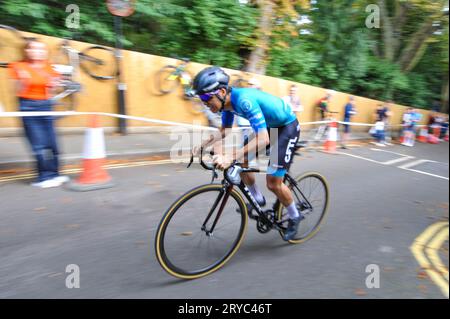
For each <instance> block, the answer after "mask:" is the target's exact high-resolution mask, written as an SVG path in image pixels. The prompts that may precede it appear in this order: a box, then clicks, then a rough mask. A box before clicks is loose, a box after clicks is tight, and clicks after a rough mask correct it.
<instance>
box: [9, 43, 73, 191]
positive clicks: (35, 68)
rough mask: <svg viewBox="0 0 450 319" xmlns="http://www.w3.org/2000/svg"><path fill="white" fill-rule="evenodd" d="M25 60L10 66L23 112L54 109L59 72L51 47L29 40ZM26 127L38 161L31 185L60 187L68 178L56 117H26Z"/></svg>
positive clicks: (25, 49)
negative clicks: (52, 61) (53, 63)
mask: <svg viewBox="0 0 450 319" xmlns="http://www.w3.org/2000/svg"><path fill="white" fill-rule="evenodd" d="M23 56H24V57H25V58H24V60H23V61H20V62H16V63H12V64H10V65H9V70H10V75H11V78H12V79H13V81H14V82H15V83H14V84H15V89H16V95H17V97H18V98H19V108H20V111H21V112H38V111H51V110H52V102H51V100H50V97H51V96H50V95H51V92H50V90H51V88H52V87H53V86H55V85H56V84H57V81H58V78H59V74H58V73H56V72H55V71H54V70H53V69H52V67H51V65H50V63H49V62H48V60H47V57H48V50H47V47H46V46H45V44H44V43H42V42H40V41H38V40H36V39H30V40H28V41H27V43H26V45H25V48H24V55H23ZM22 121H23V127H24V130H25V135H26V138H27V140H28V142H29V143H30V145H31V149H32V151H33V155H34V156H35V158H36V162H37V165H36V166H37V171H38V177H37V180H36V182H34V183H32V184H31V185H32V186H36V187H40V188H49V187H57V186H60V185H61V184H63V183H64V182H67V181H68V179H69V178H68V177H67V176H60V175H59V159H58V155H59V152H58V146H57V141H56V133H55V128H54V117H52V116H38V117H23V118H22Z"/></svg>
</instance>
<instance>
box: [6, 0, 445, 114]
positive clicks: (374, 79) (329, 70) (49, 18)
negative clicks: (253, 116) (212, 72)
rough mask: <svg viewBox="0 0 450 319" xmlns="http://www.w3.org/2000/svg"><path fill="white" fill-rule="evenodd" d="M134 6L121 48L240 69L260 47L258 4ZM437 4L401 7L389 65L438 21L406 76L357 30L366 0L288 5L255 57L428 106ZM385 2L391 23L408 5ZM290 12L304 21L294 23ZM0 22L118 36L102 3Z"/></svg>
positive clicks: (174, 0)
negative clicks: (76, 17)
mask: <svg viewBox="0 0 450 319" xmlns="http://www.w3.org/2000/svg"><path fill="white" fill-rule="evenodd" d="M136 2H137V5H136V11H135V13H134V14H133V15H132V16H131V17H128V18H125V19H123V31H124V41H123V44H124V46H125V48H127V49H130V50H136V51H141V52H147V53H151V54H157V55H162V56H176V57H189V58H191V60H193V61H195V62H200V63H205V64H214V65H219V66H223V67H227V68H233V69H242V68H243V67H244V66H245V65H246V63H247V62H248V58H249V55H250V53H251V51H252V50H254V49H255V46H256V43H258V42H257V40H258V37H259V36H260V33H259V32H260V29H259V21H260V14H261V8H259V7H258V6H257V2H256V1H248V2H247V3H246V4H245V3H243V2H242V3H241V2H240V1H238V0H221V1H217V0H137V1H136ZM442 2H443V1H442V0H439V1H425V0H410V1H408V11H407V18H406V19H405V20H404V23H403V25H402V28H401V32H400V33H398V34H396V36H398V40H399V42H398V44H399V47H398V50H397V51H398V52H396V53H395V59H397V58H398V57H399V56H400V55H401V53H402V48H404V47H405V46H406V45H407V44H408V41H409V40H410V39H411V38H412V37H413V35H414V34H415V32H416V31H417V30H418V29H419V28H420V26H421V25H422V23H423V22H425V21H427V19H430V18H432V19H437V20H436V21H439V23H440V26H439V28H438V29H439V30H438V31H439V32H435V33H434V34H433V35H432V36H431V37H430V38H429V39H428V40H427V42H426V46H424V47H423V48H424V54H423V56H419V58H418V63H417V65H415V67H414V68H413V69H412V71H411V72H409V73H404V72H402V68H401V66H400V65H399V64H398V63H397V62H396V60H395V61H391V62H389V61H387V60H385V59H384V58H383V54H382V50H383V49H384V46H385V43H384V42H383V30H384V29H383V28H381V29H367V28H366V27H365V19H366V17H367V15H368V13H366V12H365V7H366V6H367V5H368V4H370V3H373V1H369V0H336V1H325V0H317V1H316V2H315V3H314V4H313V5H312V6H311V7H304V6H303V7H302V6H297V5H295V6H292V9H289V14H288V15H284V17H285V18H282V19H279V16H278V15H279V14H280V12H282V11H280V10H278V11H277V10H276V11H275V13H274V14H275V16H274V17H273V19H272V21H273V29H272V30H271V33H270V34H268V35H269V36H270V43H269V48H267V49H268V59H267V61H263V62H266V63H267V67H266V74H267V75H270V76H275V77H280V78H284V79H289V80H292V81H298V82H302V83H305V84H310V85H317V86H323V87H326V88H331V89H335V90H339V91H344V92H348V93H352V94H355V95H361V96H366V97H369V98H374V99H381V100H386V99H393V100H394V101H395V102H397V103H401V104H405V105H413V106H416V107H424V108H427V107H429V105H431V104H432V103H431V102H432V101H433V100H439V99H440V95H441V89H442V84H443V81H445V79H446V78H448V60H449V59H448V47H449V41H448V17H445V16H444V17H442V16H441V17H438V16H439V14H441V9H440V7H441V6H442ZM72 3H76V4H77V5H78V7H79V9H80V28H79V29H75V30H71V29H68V28H67V27H66V18H67V17H68V15H69V13H67V12H66V6H67V5H69V4H72ZM277 3H281V2H277ZM285 3H287V2H285ZM385 3H386V7H387V10H388V11H389V15H390V17H391V18H392V19H393V18H394V16H395V14H396V12H398V11H396V10H398V8H400V4H401V3H406V2H404V1H403V2H402V1H400V0H385ZM295 11H297V13H298V14H299V15H300V14H301V15H306V16H307V17H308V18H309V19H310V20H311V22H312V23H310V24H304V25H296V21H295ZM441 15H442V14H441ZM282 16H283V15H282ZM277 18H278V19H277ZM433 21H434V20H433ZM393 22H394V25H395V23H396V22H398V21H395V20H393ZM0 24H7V25H11V26H14V27H16V28H18V29H19V30H24V31H31V32H36V33H42V34H47V35H52V36H57V37H72V38H75V39H77V40H81V41H86V42H92V43H99V44H104V45H109V46H113V45H114V44H115V39H116V38H115V32H114V18H113V17H112V16H111V15H110V14H109V12H108V11H107V9H106V5H105V4H104V1H92V0H89V1H88V0H77V1H76V2H74V1H72V0H61V1H58V0H41V1H31V0H1V1H0ZM382 24H383V22H382ZM300 30H302V31H303V32H300ZM305 30H306V32H305ZM377 51H378V52H377Z"/></svg>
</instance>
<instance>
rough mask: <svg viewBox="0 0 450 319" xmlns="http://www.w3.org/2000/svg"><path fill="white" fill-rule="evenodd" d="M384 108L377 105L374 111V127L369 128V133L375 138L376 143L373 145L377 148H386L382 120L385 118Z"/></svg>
mask: <svg viewBox="0 0 450 319" xmlns="http://www.w3.org/2000/svg"><path fill="white" fill-rule="evenodd" d="M385 112H386V108H385V107H384V106H383V105H381V104H379V105H378V107H377V109H376V110H375V114H374V115H375V125H374V126H373V127H372V128H371V130H370V132H371V134H372V135H373V136H374V137H375V139H376V142H373V144H375V145H377V146H386V144H385V143H386V140H385V135H384V125H385V124H384V118H385V116H386V115H385Z"/></svg>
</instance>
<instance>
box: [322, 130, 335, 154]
mask: <svg viewBox="0 0 450 319" xmlns="http://www.w3.org/2000/svg"><path fill="white" fill-rule="evenodd" d="M336 142H337V122H331V123H330V124H329V125H328V137H327V140H326V141H325V143H324V145H323V147H324V151H325V152H326V153H336V144H337V143H336Z"/></svg>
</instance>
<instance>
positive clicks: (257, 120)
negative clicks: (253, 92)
mask: <svg viewBox="0 0 450 319" xmlns="http://www.w3.org/2000/svg"><path fill="white" fill-rule="evenodd" d="M240 107H241V109H242V111H243V112H244V115H245V118H247V119H248V121H249V122H250V125H251V127H252V128H253V130H254V132H255V138H254V139H252V140H251V141H249V143H248V144H247V145H245V146H244V147H243V148H240V149H236V150H234V151H233V157H234V159H236V161H238V162H242V161H243V159H244V157H245V155H247V154H248V153H249V152H252V153H253V152H255V151H256V150H258V151H260V150H264V149H265V148H266V146H267V145H269V143H270V139H269V133H268V132H267V124H266V120H265V118H264V114H263V113H262V110H261V107H260V105H259V104H258V102H257V101H255V100H253V99H251V98H248V99H243V100H242V101H241V105H240Z"/></svg>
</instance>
